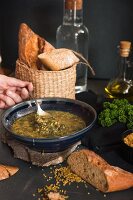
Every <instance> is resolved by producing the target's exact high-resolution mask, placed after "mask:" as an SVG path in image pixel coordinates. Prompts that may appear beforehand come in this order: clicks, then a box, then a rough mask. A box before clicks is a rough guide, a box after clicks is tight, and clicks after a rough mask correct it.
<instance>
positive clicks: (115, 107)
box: [98, 99, 133, 129]
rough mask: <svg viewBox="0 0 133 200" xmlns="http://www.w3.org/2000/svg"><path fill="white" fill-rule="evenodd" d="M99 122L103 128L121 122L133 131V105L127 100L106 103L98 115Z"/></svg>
mask: <svg viewBox="0 0 133 200" xmlns="http://www.w3.org/2000/svg"><path fill="white" fill-rule="evenodd" d="M98 122H99V124H100V125H102V126H103V127H110V126H111V125H113V124H115V123H116V122H121V123H124V124H126V126H127V128H128V129H133V105H132V104H130V103H129V102H128V100H127V99H114V100H113V101H112V102H107V101H105V102H104V103H103V110H102V111H101V112H100V113H99V115H98Z"/></svg>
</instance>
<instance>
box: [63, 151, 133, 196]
mask: <svg viewBox="0 0 133 200" xmlns="http://www.w3.org/2000/svg"><path fill="white" fill-rule="evenodd" d="M67 162H68V164H69V166H70V168H71V170H72V171H73V172H74V173H76V174H77V175H78V176H80V177H81V178H83V179H84V180H85V181H86V182H88V183H90V184H91V185H92V186H94V187H96V188H97V189H99V190H100V191H102V192H113V191H119V190H124V189H128V188H130V187H133V174H132V173H130V172H127V171H125V170H123V169H121V168H119V167H115V166H111V165H110V164H108V163H107V162H106V161H105V160H104V159H103V158H101V157H100V156H99V155H97V154H96V153H94V152H93V151H90V150H79V151H77V152H74V153H72V154H71V155H70V156H69V157H68V160H67Z"/></svg>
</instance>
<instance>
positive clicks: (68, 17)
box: [56, 0, 89, 93]
mask: <svg viewBox="0 0 133 200" xmlns="http://www.w3.org/2000/svg"><path fill="white" fill-rule="evenodd" d="M88 40H89V32H88V29H87V27H86V26H85V25H84V24H83V0H64V15H63V23H62V24H61V25H60V26H59V27H58V28H57V32H56V47H57V48H63V47H64V48H68V49H72V50H74V51H76V52H78V53H80V54H82V55H83V57H84V58H86V59H88ZM87 76H88V69H87V66H86V65H84V64H78V65H77V78H76V86H75V92H76V93H80V92H83V91H86V90H87Z"/></svg>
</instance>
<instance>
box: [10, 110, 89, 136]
mask: <svg viewBox="0 0 133 200" xmlns="http://www.w3.org/2000/svg"><path fill="white" fill-rule="evenodd" d="M48 113H50V114H51V117H49V118H46V117H44V116H39V115H37V114H36V113H30V114H28V115H25V116H23V117H21V118H18V119H17V120H16V121H15V122H14V123H13V125H12V131H13V132H15V133H16V134H18V135H21V136H26V137H31V138H52V137H61V136H67V135H70V134H72V133H74V132H77V131H80V130H81V129H83V128H85V127H86V124H85V122H84V121H83V119H81V118H80V117H79V116H77V115H74V114H72V113H69V112H63V111H48Z"/></svg>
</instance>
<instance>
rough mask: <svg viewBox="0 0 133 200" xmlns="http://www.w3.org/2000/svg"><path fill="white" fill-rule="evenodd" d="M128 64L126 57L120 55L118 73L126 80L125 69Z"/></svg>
mask: <svg viewBox="0 0 133 200" xmlns="http://www.w3.org/2000/svg"><path fill="white" fill-rule="evenodd" d="M128 65H129V61H128V57H122V56H120V63H119V74H120V77H121V78H122V79H123V80H126V71H127V68H128Z"/></svg>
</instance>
